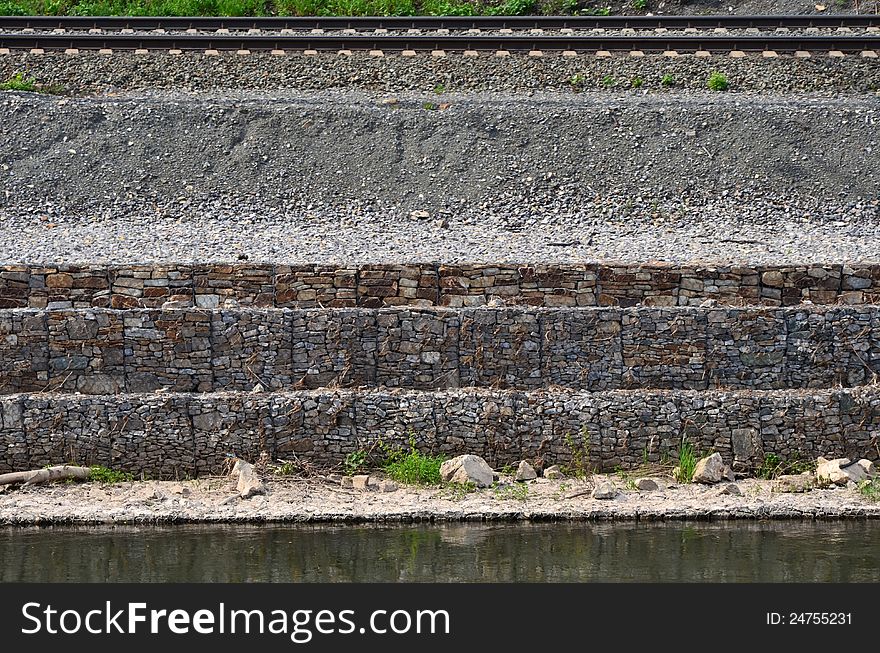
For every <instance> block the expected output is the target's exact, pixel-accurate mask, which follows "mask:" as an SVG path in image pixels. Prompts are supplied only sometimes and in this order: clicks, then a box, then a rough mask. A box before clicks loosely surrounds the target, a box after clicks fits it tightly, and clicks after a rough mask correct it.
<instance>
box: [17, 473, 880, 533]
mask: <svg viewBox="0 0 880 653" xmlns="http://www.w3.org/2000/svg"><path fill="white" fill-rule="evenodd" d="M658 481H659V483H660V485H661V490H660V491H657V492H638V491H635V490H626V489H624V485H623V484H622V483H620V482H618V483H617V485H618V486H619V487H620V488H621V493H620V494H619V495H618V497H617V498H616V499H612V500H598V499H593V498H591V497H590V490H591V488H592V484H590V483H586V482H584V481H582V480H571V479H568V480H564V481H547V480H545V479H541V480H540V481H534V482H530V483H529V484H528V490H527V491H526V492H525V493H523V491H522V489H521V488H520V489H519V490H513V489H512V488H510V487H509V486H507V487H506V488H505V487H502V488H498V489H492V488H490V489H485V490H478V491H475V492H471V493H468V494H464V495H461V494H456V493H455V492H453V491H452V490H449V489H436V488H417V487H412V486H406V487H402V488H399V489H397V490H396V491H394V492H378V491H361V490H354V489H347V488H342V487H340V486H338V485H335V484H333V483H329V482H325V481H320V480H305V479H291V480H286V479H277V480H270V481H269V483H268V487H269V493H268V495H267V496H257V497H254V498H251V499H248V500H241V499H238V498H235V499H230V497H231V496H234V495H235V487H234V483H233V482H232V481H230V480H228V479H225V478H215V479H202V480H195V481H185V482H171V481H167V482H160V481H148V482H140V483H124V484H117V485H112V486H109V485H98V484H95V483H85V484H77V485H55V486H48V487H47V486H39V487H37V486H35V487H33V488H25V489H21V490H12V491H7V492H6V493H4V494H0V525H2V524H6V525H12V524H15V525H26V524H53V523H59V524H60V523H86V524H97V523H119V524H121V523H160V522H175V523H180V522H267V521H277V522H280V521H298V522H336V521H352V522H397V521H404V522H407V521H523V520H544V521H546V520H553V521H558V520H636V519H638V520H642V521H651V520H679V519H713V520H715V519H717V520H724V519H768V518H770V519H774V518H775V519H799V518H800V519H803V518H806V519H816V518H846V517H850V518H865V517H872V518H880V504H878V503H872V502H870V501H868V500H867V499H864V498H863V497H861V496H860V495H859V494H858V492H857V491H855V490H851V489H846V488H842V489H829V490H813V491H811V492H807V493H803V494H782V493H778V492H772V491H771V489H770V486H771V483H770V482H769V481H760V480H755V479H747V480H743V481H740V482H739V483H738V485H739V487H740V490H741V492H742V496H731V495H724V494H720V487H721V486H702V485H684V486H676V485H671V484H670V483H669V481H664V480H663V479H658ZM523 495H525V496H523Z"/></svg>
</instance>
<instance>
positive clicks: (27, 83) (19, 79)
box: [0, 73, 37, 93]
mask: <svg viewBox="0 0 880 653" xmlns="http://www.w3.org/2000/svg"><path fill="white" fill-rule="evenodd" d="M36 90H37V80H36V79H34V78H33V77H26V76H25V74H24V73H15V74H14V75H13V76H12V77H10V78H9V79H7V80H6V81H5V82H3V83H2V84H0V91H29V92H31V93H34V92H36Z"/></svg>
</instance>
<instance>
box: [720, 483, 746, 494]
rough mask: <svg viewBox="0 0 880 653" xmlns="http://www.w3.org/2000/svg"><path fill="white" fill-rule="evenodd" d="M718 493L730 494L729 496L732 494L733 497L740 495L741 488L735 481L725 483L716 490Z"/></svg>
mask: <svg viewBox="0 0 880 653" xmlns="http://www.w3.org/2000/svg"><path fill="white" fill-rule="evenodd" d="M718 494H720V495H730V496H734V497H741V496H742V490H741V489H740V487H739V485H737V484H736V483H727V484H726V485H724V487H722V488H721V489H720V490H719V491H718Z"/></svg>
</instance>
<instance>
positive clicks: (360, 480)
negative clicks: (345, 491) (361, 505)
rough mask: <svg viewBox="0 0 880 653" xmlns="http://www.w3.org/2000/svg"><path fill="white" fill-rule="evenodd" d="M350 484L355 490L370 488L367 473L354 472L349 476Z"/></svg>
mask: <svg viewBox="0 0 880 653" xmlns="http://www.w3.org/2000/svg"><path fill="white" fill-rule="evenodd" d="M351 486H352V487H353V488H354V489H355V490H368V489H372V488H370V475H369V474H356V475H355V476H352V477H351Z"/></svg>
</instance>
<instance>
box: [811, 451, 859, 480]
mask: <svg viewBox="0 0 880 653" xmlns="http://www.w3.org/2000/svg"><path fill="white" fill-rule="evenodd" d="M866 478H868V474H867V472H866V471H865V468H864V467H862V465H861V464H859V463H855V464H852V461H851V460H850V459H849V458H834V459H832V460H826V459H825V458H822V457H821V456H820V457H819V458H817V459H816V482H817V483H818V484H819V485H831V484H833V485H846V484H847V483H849V482H850V481H853V482H854V483H858V482H860V481H864V480H865V479H866Z"/></svg>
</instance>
